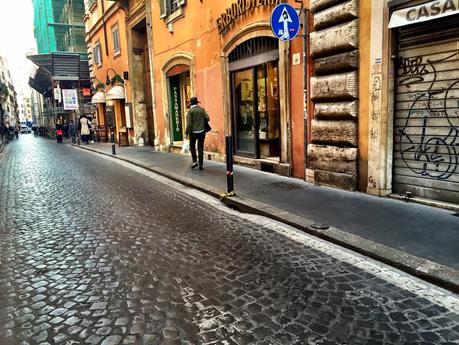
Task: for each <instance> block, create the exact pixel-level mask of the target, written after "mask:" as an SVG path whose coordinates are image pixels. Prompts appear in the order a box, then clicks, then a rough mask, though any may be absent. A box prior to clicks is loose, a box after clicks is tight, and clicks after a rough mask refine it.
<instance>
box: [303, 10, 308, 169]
mask: <svg viewBox="0 0 459 345" xmlns="http://www.w3.org/2000/svg"><path fill="white" fill-rule="evenodd" d="M302 12H303V102H304V169H305V173H306V169H307V168H308V127H309V126H308V121H309V118H308V110H309V109H308V106H309V98H308V63H307V62H308V36H309V33H308V31H309V30H308V16H309V10H308V9H305V8H303V9H302Z"/></svg>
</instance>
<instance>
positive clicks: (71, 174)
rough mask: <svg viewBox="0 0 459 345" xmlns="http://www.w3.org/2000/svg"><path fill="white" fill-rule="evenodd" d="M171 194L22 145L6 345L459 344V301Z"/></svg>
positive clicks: (13, 160) (5, 275) (7, 157)
mask: <svg viewBox="0 0 459 345" xmlns="http://www.w3.org/2000/svg"><path fill="white" fill-rule="evenodd" d="M137 170H138V169H137ZM168 184H169V185H167V184H164V183H162V182H161V180H160V179H159V180H158V179H152V178H150V177H149V176H146V174H142V173H139V172H137V171H135V170H130V169H127V168H126V167H124V166H122V165H120V164H117V163H115V162H112V161H110V160H107V159H104V158H102V157H101V156H97V155H93V154H90V153H86V152H82V151H81V150H78V149H75V148H72V147H69V146H66V145H57V144H55V143H54V142H50V141H47V140H44V139H37V138H33V137H32V136H27V135H24V136H21V138H20V140H19V141H17V142H15V143H13V144H12V145H10V146H9V147H8V148H7V150H6V151H5V152H4V153H3V154H2V155H0V344H1V345H9V344H21V345H27V344H41V345H45V344H68V345H72V344H102V345H116V344H167V345H169V344H170V345H172V344H282V345H285V344H324V345H325V344H457V343H458V340H459V312H458V310H459V303H458V301H459V300H458V298H457V296H455V295H454V294H451V293H448V292H446V291H444V290H441V289H438V288H435V287H432V286H430V285H428V284H426V283H423V282H420V281H418V280H416V279H415V278H411V277H407V276H403V274H401V273H398V272H397V271H395V270H393V269H391V268H388V267H385V266H382V265H379V266H378V264H376V263H372V262H370V261H369V260H366V259H365V258H362V257H360V256H354V255H353V254H351V253H348V252H346V251H341V250H340V249H339V248H337V247H333V248H332V252H331V253H330V254H327V253H325V252H324V250H325V249H324V250H322V249H321V248H322V247H323V248H328V245H327V244H322V243H321V242H320V241H319V240H314V239H308V237H307V236H303V235H301V234H298V233H297V232H295V231H294V230H292V229H289V228H288V227H283V226H281V225H278V224H275V223H274V222H272V221H269V220H266V219H258V218H257V217H251V216H247V215H238V214H236V213H234V212H232V211H229V210H228V211H226V210H224V209H222V208H219V207H216V206H215V205H214V204H212V202H206V200H204V199H206V198H205V197H202V199H203V200H198V199H196V198H195V197H194V195H198V193H194V192H192V191H189V190H187V189H186V188H183V190H180V189H178V188H177V187H176V186H175V184H174V183H172V182H171V183H168ZM214 203H215V204H216V202H214ZM348 258H349V259H348ZM367 266H368V267H370V266H371V267H372V269H371V270H370V269H367V268H366V267H367ZM372 272H373V273H372Z"/></svg>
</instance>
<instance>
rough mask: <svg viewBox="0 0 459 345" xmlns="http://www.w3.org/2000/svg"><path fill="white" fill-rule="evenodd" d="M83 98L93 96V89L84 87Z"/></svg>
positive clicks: (82, 90)
mask: <svg viewBox="0 0 459 345" xmlns="http://www.w3.org/2000/svg"><path fill="white" fill-rule="evenodd" d="M81 92H82V94H83V96H85V97H86V96H91V89H90V88H89V87H84V88H82V89H81Z"/></svg>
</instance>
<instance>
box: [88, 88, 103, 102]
mask: <svg viewBox="0 0 459 345" xmlns="http://www.w3.org/2000/svg"><path fill="white" fill-rule="evenodd" d="M91 103H93V104H98V103H105V92H102V91H99V92H96V94H95V95H94V96H92V98H91Z"/></svg>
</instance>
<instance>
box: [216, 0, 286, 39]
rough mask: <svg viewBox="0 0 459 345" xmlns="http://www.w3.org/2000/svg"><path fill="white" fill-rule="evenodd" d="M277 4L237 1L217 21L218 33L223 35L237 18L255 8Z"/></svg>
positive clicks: (273, 1) (276, 0) (276, 1)
mask: <svg viewBox="0 0 459 345" xmlns="http://www.w3.org/2000/svg"><path fill="white" fill-rule="evenodd" d="M279 4H280V0H238V1H237V2H234V3H233V4H232V5H231V6H230V7H228V8H227V9H226V11H225V12H223V13H222V14H221V15H220V17H219V18H218V19H217V28H218V33H219V34H220V35H224V34H225V33H226V31H227V30H228V28H229V27H230V26H231V25H233V24H234V22H235V21H236V20H237V19H238V18H239V17H241V16H242V15H244V14H245V13H247V12H249V11H253V10H254V9H255V8H257V7H263V6H273V5H275V6H277V5H279Z"/></svg>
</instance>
